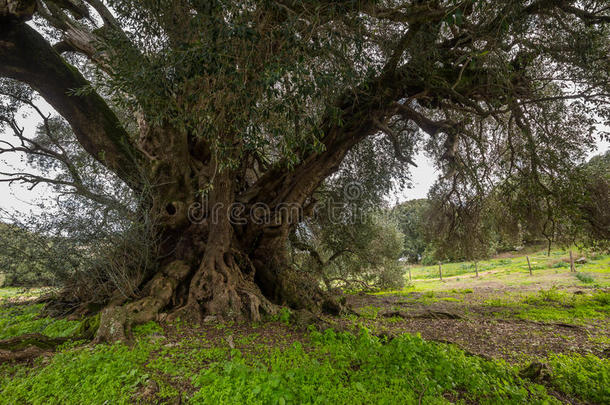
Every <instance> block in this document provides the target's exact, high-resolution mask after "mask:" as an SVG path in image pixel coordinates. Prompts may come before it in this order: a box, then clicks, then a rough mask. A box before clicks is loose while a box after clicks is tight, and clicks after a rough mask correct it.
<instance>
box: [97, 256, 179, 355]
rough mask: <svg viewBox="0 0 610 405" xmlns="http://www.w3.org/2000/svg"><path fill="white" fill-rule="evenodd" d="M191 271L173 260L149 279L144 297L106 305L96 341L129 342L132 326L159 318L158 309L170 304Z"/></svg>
mask: <svg viewBox="0 0 610 405" xmlns="http://www.w3.org/2000/svg"><path fill="white" fill-rule="evenodd" d="M189 272H190V267H189V266H188V265H187V264H185V263H184V262H182V261H180V260H176V261H173V262H171V263H170V264H168V265H167V266H166V267H165V268H164V269H163V271H161V272H159V273H157V274H156V275H155V276H154V277H153V278H152V280H150V281H149V282H148V284H147V286H146V287H145V293H146V294H147V295H146V296H145V297H144V298H142V299H139V300H137V301H134V302H131V303H128V304H125V305H122V306H109V307H107V308H105V309H104V310H103V311H102V313H101V316H100V325H99V328H98V330H97V333H96V336H95V342H96V343H100V342H117V341H126V340H128V337H129V336H130V335H131V327H132V326H133V325H136V324H140V323H145V322H148V321H152V320H156V319H157V316H158V314H159V311H161V310H162V309H163V308H164V307H166V306H167V305H169V304H170V302H171V299H172V297H173V295H174V291H175V290H176V288H177V287H178V285H179V284H180V282H182V281H183V280H184V279H185V278H186V277H187V276H188V274H189Z"/></svg>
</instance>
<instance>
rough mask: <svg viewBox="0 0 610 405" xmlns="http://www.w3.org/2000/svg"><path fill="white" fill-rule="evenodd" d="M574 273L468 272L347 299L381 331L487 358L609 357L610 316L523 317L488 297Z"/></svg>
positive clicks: (577, 290) (572, 289) (531, 289)
mask: <svg viewBox="0 0 610 405" xmlns="http://www.w3.org/2000/svg"><path fill="white" fill-rule="evenodd" d="M572 278H573V277H572V276H570V275H569V274H561V275H553V276H551V275H540V276H539V277H538V278H537V279H536V280H535V281H532V282H531V283H528V284H521V285H512V286H511V285H507V283H506V281H505V280H494V279H490V280H477V282H476V284H474V283H473V282H472V280H471V279H470V277H469V278H464V277H462V278H458V277H456V278H453V279H452V280H451V281H449V282H447V283H444V284H443V286H442V288H443V290H442V291H434V290H429V292H421V291H413V292H407V293H400V294H387V295H369V294H354V295H350V296H349V297H348V300H347V301H348V304H349V305H351V306H352V308H354V310H355V311H356V312H357V313H358V314H360V315H361V317H362V318H365V321H364V322H365V324H366V325H367V326H368V327H370V328H372V329H373V330H376V331H377V332H378V333H380V334H389V335H396V334H401V333H419V334H421V336H422V337H423V338H424V339H428V340H435V341H440V342H445V343H454V344H456V345H458V346H459V347H460V348H462V349H464V350H466V351H467V352H470V353H472V354H476V355H481V356H484V357H488V358H502V359H505V360H507V361H510V362H520V361H527V360H531V359H533V358H537V357H545V356H547V355H549V354H550V353H574V352H577V353H581V354H587V353H591V354H594V355H597V356H600V357H606V358H607V357H609V356H610V346H609V345H608V342H610V322H609V318H608V317H606V318H605V319H591V320H587V321H586V322H578V323H574V322H566V323H564V322H542V321H535V320H528V319H519V318H517V317H515V316H513V314H512V313H511V312H512V311H513V310H514V308H513V307H511V306H494V305H493V304H490V301H489V300H490V299H493V298H500V299H508V300H510V297H513V296H515V295H517V296H519V297H520V298H523V297H527V296H529V295H535V294H536V293H537V292H538V291H540V290H541V289H545V288H550V286H551V285H557V284H560V285H561V284H562V283H561V280H562V279H565V280H570V279H572ZM565 280H564V281H565ZM424 283H425V282H424ZM564 284H566V283H564ZM561 291H562V292H565V293H567V294H586V293H589V292H590V287H589V288H587V287H579V286H573V285H564V286H563V287H562V288H561Z"/></svg>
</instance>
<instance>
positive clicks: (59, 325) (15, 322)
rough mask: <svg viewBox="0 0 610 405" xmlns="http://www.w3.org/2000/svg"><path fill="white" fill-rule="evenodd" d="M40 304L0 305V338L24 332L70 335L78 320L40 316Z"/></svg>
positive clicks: (51, 335)
mask: <svg viewBox="0 0 610 405" xmlns="http://www.w3.org/2000/svg"><path fill="white" fill-rule="evenodd" d="M41 310H42V304H37V305H27V304H23V305H13V306H6V305H5V306H0V339H8V338H11V337H14V336H19V335H23V334H26V333H42V334H43V335H47V336H50V337H67V336H71V335H73V334H74V332H76V331H77V330H78V327H79V326H80V322H78V321H68V320H65V319H54V318H48V317H41V316H40V311H41Z"/></svg>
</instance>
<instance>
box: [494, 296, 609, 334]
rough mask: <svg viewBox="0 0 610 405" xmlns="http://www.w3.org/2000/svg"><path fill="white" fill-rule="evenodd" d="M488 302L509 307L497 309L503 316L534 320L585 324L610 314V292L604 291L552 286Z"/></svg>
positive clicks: (496, 305)
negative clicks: (575, 291) (570, 290)
mask: <svg viewBox="0 0 610 405" xmlns="http://www.w3.org/2000/svg"><path fill="white" fill-rule="evenodd" d="M485 304H486V305H488V306H493V307H505V308H507V309H508V311H504V312H502V311H499V312H497V313H496V315H497V316H499V317H506V316H515V317H517V318H520V319H529V320H534V321H546V322H562V323H568V324H575V325H582V324H586V323H588V322H590V321H591V320H595V319H604V318H607V317H610V293H608V292H603V291H598V292H594V293H592V294H578V295H577V294H571V293H567V292H564V291H559V290H558V289H556V288H550V289H548V290H540V291H538V293H537V294H531V295H525V296H524V295H517V296H510V295H509V296H505V297H496V298H491V299H488V300H486V301H485Z"/></svg>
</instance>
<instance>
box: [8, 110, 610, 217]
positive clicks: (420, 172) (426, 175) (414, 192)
mask: <svg viewBox="0 0 610 405" xmlns="http://www.w3.org/2000/svg"><path fill="white" fill-rule="evenodd" d="M42 107H43V109H44V111H45V112H50V111H52V110H51V108H50V107H49V106H48V105H46V104H45V105H42ZM37 123H38V120H37V119H36V117H35V116H33V115H30V116H28V117H27V118H25V119H23V120H22V122H21V125H23V126H24V127H25V129H26V131H27V132H26V133H27V134H28V135H32V134H33V132H34V130H35V128H36V125H37ZM10 138H12V136H11V135H10V134H9V133H6V132H5V133H0V139H2V140H9V139H10ZM597 146H598V148H597V151H595V152H593V153H591V155H590V156H593V155H596V154H600V153H603V152H605V151H607V150H608V149H609V148H610V143H608V142H602V141H600V140H598V142H597ZM414 160H415V163H416V164H417V167H412V166H411V167H410V168H409V170H411V173H412V178H413V188H411V189H407V190H404V191H402V192H398V193H395V194H394V195H391V196H389V198H388V200H389V202H390V203H391V204H394V203H396V202H403V201H407V200H412V199H416V198H425V197H426V195H427V193H428V190H429V189H430V187H431V186H432V184H433V183H434V181H435V180H436V178H437V177H438V172H437V171H436V170H435V169H434V166H433V165H432V162H431V161H430V159H428V158H427V157H426V156H424V154H423V153H422V154H419V155H417V156H416V158H415V159H414ZM23 169H27V165H26V163H25V159H24V156H23V155H19V154H16V153H10V154H6V155H5V156H0V172H11V171H14V170H23ZM52 195H53V193H52V192H51V191H50V189H49V188H48V187H46V186H45V185H39V186H37V187H36V188H35V189H34V190H28V189H27V188H26V187H23V186H21V185H19V184H16V183H14V184H13V185H10V186H9V184H7V183H2V182H0V208H1V209H5V210H8V211H18V212H21V213H25V212H29V211H31V210H32V211H34V212H37V211H39V209H38V208H37V207H36V206H35V203H36V202H37V201H40V200H41V199H44V198H48V197H49V196H52Z"/></svg>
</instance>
